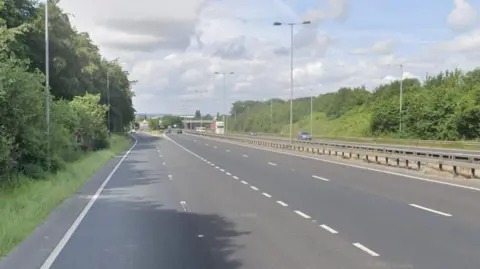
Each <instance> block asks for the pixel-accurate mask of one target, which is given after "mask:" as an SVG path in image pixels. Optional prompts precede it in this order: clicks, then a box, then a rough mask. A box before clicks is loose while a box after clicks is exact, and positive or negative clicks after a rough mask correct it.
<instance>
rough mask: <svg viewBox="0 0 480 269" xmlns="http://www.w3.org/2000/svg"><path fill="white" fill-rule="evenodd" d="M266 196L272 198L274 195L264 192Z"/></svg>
mask: <svg viewBox="0 0 480 269" xmlns="http://www.w3.org/2000/svg"><path fill="white" fill-rule="evenodd" d="M262 194H263V195H264V196H266V197H268V198H272V196H271V195H270V194H268V193H266V192H264V193H262Z"/></svg>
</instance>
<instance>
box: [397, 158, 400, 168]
mask: <svg viewBox="0 0 480 269" xmlns="http://www.w3.org/2000/svg"><path fill="white" fill-rule="evenodd" d="M399 166H400V159H399V158H397V167H399Z"/></svg>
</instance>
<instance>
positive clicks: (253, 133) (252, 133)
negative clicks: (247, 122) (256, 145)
mask: <svg viewBox="0 0 480 269" xmlns="http://www.w3.org/2000/svg"><path fill="white" fill-rule="evenodd" d="M248 134H249V135H257V133H255V132H250V133H248Z"/></svg>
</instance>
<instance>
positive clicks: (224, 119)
mask: <svg viewBox="0 0 480 269" xmlns="http://www.w3.org/2000/svg"><path fill="white" fill-rule="evenodd" d="M214 74H215V75H223V122H224V124H225V131H226V130H227V118H226V115H227V75H233V74H235V73H234V72H214Z"/></svg>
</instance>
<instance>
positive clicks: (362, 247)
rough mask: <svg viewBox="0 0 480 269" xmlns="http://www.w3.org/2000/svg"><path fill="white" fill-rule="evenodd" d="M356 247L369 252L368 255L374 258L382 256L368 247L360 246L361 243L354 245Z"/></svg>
mask: <svg viewBox="0 0 480 269" xmlns="http://www.w3.org/2000/svg"><path fill="white" fill-rule="evenodd" d="M353 245H354V246H356V247H357V248H359V249H361V250H363V251H365V252H367V253H368V254H370V255H372V256H374V257H378V256H380V255H379V254H378V253H375V252H374V251H373V250H371V249H369V248H367V247H366V246H364V245H362V244H360V243H353Z"/></svg>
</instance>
